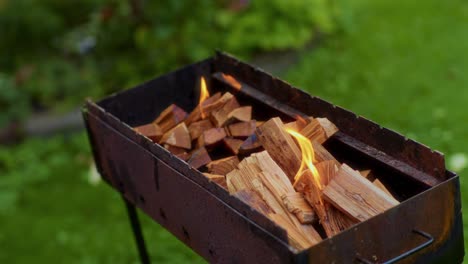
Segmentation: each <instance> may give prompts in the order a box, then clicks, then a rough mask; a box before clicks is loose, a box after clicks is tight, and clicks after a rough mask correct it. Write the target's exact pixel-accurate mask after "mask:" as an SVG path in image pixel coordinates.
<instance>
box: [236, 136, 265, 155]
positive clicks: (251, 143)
mask: <svg viewBox="0 0 468 264" xmlns="http://www.w3.org/2000/svg"><path fill="white" fill-rule="evenodd" d="M261 149H262V143H260V140H258V137H257V134H252V135H251V136H250V137H248V138H247V139H246V140H245V141H243V142H242V145H241V146H240V147H239V153H240V154H244V155H246V154H250V153H253V152H257V151H259V150H261Z"/></svg>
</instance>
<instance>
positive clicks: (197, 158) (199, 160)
mask: <svg viewBox="0 0 468 264" xmlns="http://www.w3.org/2000/svg"><path fill="white" fill-rule="evenodd" d="M210 162H211V157H210V155H209V154H208V151H206V148H205V147H201V148H199V149H197V150H195V151H193V152H192V154H191V156H190V159H189V160H188V164H190V166H192V167H193V168H195V169H199V168H201V167H202V166H204V165H206V164H208V163H210Z"/></svg>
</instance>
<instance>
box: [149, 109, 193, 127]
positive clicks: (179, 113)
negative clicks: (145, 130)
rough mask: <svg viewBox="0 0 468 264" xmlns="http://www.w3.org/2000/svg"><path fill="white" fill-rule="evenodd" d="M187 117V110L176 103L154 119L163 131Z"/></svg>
mask: <svg viewBox="0 0 468 264" xmlns="http://www.w3.org/2000/svg"><path fill="white" fill-rule="evenodd" d="M185 117H187V112H185V111H184V110H183V109H182V108H180V107H178V106H177V105H175V104H171V105H170V106H168V107H167V108H166V109H165V110H164V111H162V112H161V114H160V115H159V116H158V117H157V118H156V119H155V120H154V121H153V123H155V124H157V125H159V126H160V127H161V130H162V132H163V133H166V132H167V131H168V130H169V129H171V128H173V127H175V126H176V125H177V124H179V123H180V122H182V121H183V120H184V119H185Z"/></svg>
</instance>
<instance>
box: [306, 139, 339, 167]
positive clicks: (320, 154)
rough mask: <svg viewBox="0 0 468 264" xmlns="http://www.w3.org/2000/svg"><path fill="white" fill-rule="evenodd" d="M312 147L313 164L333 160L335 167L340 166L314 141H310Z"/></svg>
mask: <svg viewBox="0 0 468 264" xmlns="http://www.w3.org/2000/svg"><path fill="white" fill-rule="evenodd" d="M312 147H313V148H314V156H315V162H316V163H319V162H322V161H327V160H333V161H334V162H335V163H336V165H338V166H340V163H339V162H338V161H337V160H336V159H335V157H333V155H332V154H331V153H330V152H328V150H327V149H326V148H325V147H324V146H322V145H321V144H319V143H318V142H316V141H312Z"/></svg>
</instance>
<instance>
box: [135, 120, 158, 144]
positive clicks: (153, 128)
mask: <svg viewBox="0 0 468 264" xmlns="http://www.w3.org/2000/svg"><path fill="white" fill-rule="evenodd" d="M134 129H135V131H136V132H138V133H140V134H142V135H144V136H145V137H147V138H149V139H151V141H153V142H156V143H157V142H159V140H160V139H161V137H162V136H163V132H162V129H161V128H160V127H159V126H158V125H156V124H155V123H149V124H146V125H142V126H138V127H135V128H134Z"/></svg>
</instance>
